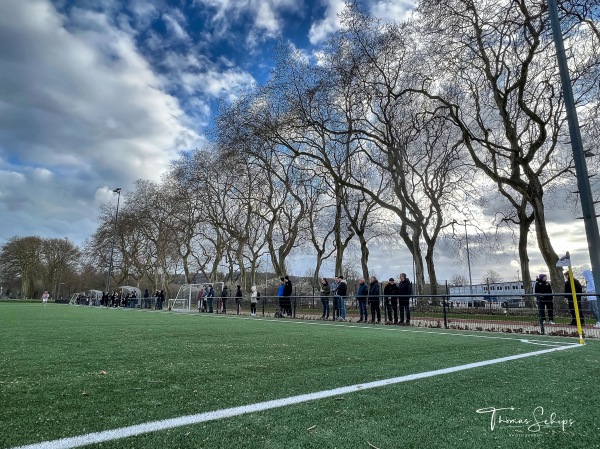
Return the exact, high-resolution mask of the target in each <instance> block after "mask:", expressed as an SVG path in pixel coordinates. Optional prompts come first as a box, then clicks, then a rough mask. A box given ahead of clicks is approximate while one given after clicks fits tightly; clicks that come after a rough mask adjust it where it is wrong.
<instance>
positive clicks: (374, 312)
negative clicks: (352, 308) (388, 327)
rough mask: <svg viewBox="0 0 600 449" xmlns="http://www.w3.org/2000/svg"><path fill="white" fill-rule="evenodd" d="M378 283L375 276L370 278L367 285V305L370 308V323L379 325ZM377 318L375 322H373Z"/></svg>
mask: <svg viewBox="0 0 600 449" xmlns="http://www.w3.org/2000/svg"><path fill="white" fill-rule="evenodd" d="M379 293H380V290H379V282H378V281H377V278H376V277H375V276H371V279H370V283H369V305H370V306H371V323H372V324H379V323H381V309H380V308H379ZM375 317H377V321H375Z"/></svg>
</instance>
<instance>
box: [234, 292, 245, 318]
mask: <svg viewBox="0 0 600 449" xmlns="http://www.w3.org/2000/svg"><path fill="white" fill-rule="evenodd" d="M243 296H244V294H243V293H242V287H240V286H239V285H238V286H237V290H236V291H235V307H236V309H237V315H239V314H240V313H242V298H243Z"/></svg>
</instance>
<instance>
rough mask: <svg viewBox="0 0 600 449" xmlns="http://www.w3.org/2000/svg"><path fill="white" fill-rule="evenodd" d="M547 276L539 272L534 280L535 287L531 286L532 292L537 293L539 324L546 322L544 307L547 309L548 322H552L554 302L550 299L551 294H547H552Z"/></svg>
mask: <svg viewBox="0 0 600 449" xmlns="http://www.w3.org/2000/svg"><path fill="white" fill-rule="evenodd" d="M547 279H548V278H547V276H546V275H545V274H543V273H542V274H540V275H539V276H538V278H537V279H536V280H535V287H534V288H533V292H534V293H535V294H536V295H538V297H537V301H538V309H539V313H540V324H543V323H545V322H546V314H545V311H544V309H547V310H548V320H550V322H549V324H554V321H553V320H554V302H553V301H552V298H553V297H552V296H548V295H551V294H552V286H551V285H550V283H549V282H548V280H547Z"/></svg>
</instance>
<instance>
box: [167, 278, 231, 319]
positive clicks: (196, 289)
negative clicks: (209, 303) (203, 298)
mask: <svg viewBox="0 0 600 449" xmlns="http://www.w3.org/2000/svg"><path fill="white" fill-rule="evenodd" d="M211 285H212V286H213V288H214V289H215V296H217V294H218V293H217V291H218V290H217V289H218V288H220V290H219V292H220V291H222V290H223V286H224V285H225V283H224V282H205V283H204V284H183V285H182V286H181V287H179V291H178V292H177V295H176V296H175V298H172V299H169V310H173V311H175V312H177V311H185V310H191V309H192V307H194V308H195V307H197V304H198V294H199V293H200V291H201V290H204V287H210V286H211ZM215 299H216V298H215Z"/></svg>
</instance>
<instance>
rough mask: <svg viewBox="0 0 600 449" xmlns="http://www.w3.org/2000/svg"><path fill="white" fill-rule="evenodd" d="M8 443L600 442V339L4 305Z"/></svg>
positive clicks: (3, 435)
mask: <svg viewBox="0 0 600 449" xmlns="http://www.w3.org/2000/svg"><path fill="white" fill-rule="evenodd" d="M0 337H1V340H0V341H1V346H0V354H1V360H2V364H1V365H0V405H1V407H0V448H16V447H20V448H21V447H27V448H38V449H42V448H72V447H94V448H100V447H101V448H156V449H162V448H166V449H171V448H173V449H175V448H236V447H237V448H240V449H241V448H361V447H362V448H380V449H384V448H400V447H401V448H438V447H440V448H442V447H443V448H482V447H494V448H498V447H527V448H530V447H536V448H537V447H543V448H554V447H556V448H569V447H586V448H587V447H599V441H600V439H599V435H600V424H599V422H598V419H597V416H598V412H597V404H598V400H599V399H600V396H599V394H598V388H599V387H598V383H599V382H600V377H599V376H598V373H600V342H598V341H594V340H588V341H586V344H585V345H579V344H578V340H577V339H568V338H558V337H543V336H526V335H510V334H506V335H503V334H497V333H483V332H479V333H477V332H467V331H445V330H442V329H425V328H414V327H397V326H373V325H362V324H356V323H335V322H323V321H305V320H293V319H275V318H260V317H248V316H239V317H238V316H235V315H208V314H198V313H181V312H179V313H177V312H167V311H162V312H158V311H147V310H134V309H107V308H102V307H86V306H66V305H55V304H48V305H47V306H43V305H41V304H17V303H0Z"/></svg>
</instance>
